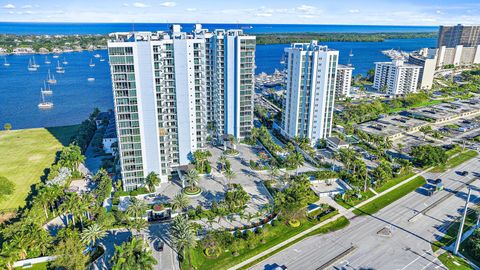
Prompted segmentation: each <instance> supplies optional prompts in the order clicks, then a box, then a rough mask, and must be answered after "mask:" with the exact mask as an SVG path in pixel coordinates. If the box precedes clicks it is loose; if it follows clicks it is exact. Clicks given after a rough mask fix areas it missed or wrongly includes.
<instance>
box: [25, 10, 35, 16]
mask: <svg viewBox="0 0 480 270" xmlns="http://www.w3.org/2000/svg"><path fill="white" fill-rule="evenodd" d="M33 13H34V12H33V11H31V10H27V11H25V14H29V15H30V14H33Z"/></svg>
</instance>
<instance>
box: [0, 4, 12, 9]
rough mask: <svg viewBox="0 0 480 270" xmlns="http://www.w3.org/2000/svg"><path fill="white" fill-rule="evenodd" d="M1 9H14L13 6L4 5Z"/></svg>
mask: <svg viewBox="0 0 480 270" xmlns="http://www.w3.org/2000/svg"><path fill="white" fill-rule="evenodd" d="M3 8H6V9H12V8H15V5H13V4H6V5H5V6H3Z"/></svg>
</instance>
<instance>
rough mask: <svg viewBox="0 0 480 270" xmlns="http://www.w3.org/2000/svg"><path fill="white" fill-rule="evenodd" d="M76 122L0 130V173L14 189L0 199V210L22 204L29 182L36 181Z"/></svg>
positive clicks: (33, 182)
mask: <svg viewBox="0 0 480 270" xmlns="http://www.w3.org/2000/svg"><path fill="white" fill-rule="evenodd" d="M78 127H79V126H78V125H75V126H66V127H56V128H48V129H46V128H37V129H23V130H11V131H0V176H4V177H6V178H7V179H9V180H10V181H12V182H13V183H14V184H15V191H14V193H13V194H12V195H10V196H8V197H6V198H5V199H4V200H3V201H1V202H0V210H7V211H9V210H13V209H16V208H17V207H20V206H23V205H25V199H26V197H27V195H28V193H29V192H30V190H31V186H32V185H33V184H35V183H38V182H40V179H41V177H42V176H43V175H44V170H45V168H48V167H49V166H50V165H51V164H52V163H53V162H54V160H55V155H56V153H57V151H59V150H60V149H61V148H62V144H63V145H66V144H68V143H69V141H70V139H71V137H72V136H74V135H75V134H76V133H77V131H78Z"/></svg>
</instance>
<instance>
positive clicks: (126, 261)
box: [111, 237, 158, 270]
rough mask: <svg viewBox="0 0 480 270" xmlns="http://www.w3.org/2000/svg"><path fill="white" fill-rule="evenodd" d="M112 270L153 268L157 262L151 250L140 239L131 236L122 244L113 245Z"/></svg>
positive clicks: (150, 269) (151, 269) (148, 269)
mask: <svg viewBox="0 0 480 270" xmlns="http://www.w3.org/2000/svg"><path fill="white" fill-rule="evenodd" d="M111 263H112V264H113V267H112V270H124V269H142V270H143V269H145V270H153V266H154V265H156V264H157V263H158V262H157V260H156V259H155V258H154V257H153V256H152V251H151V250H150V249H148V248H147V245H146V244H145V242H144V241H143V240H142V239H139V238H137V237H133V238H132V239H131V240H130V241H128V242H124V243H123V244H122V245H120V246H117V245H115V254H114V255H113V257H112V260H111Z"/></svg>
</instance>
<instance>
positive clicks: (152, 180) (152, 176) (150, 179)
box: [145, 172, 160, 192]
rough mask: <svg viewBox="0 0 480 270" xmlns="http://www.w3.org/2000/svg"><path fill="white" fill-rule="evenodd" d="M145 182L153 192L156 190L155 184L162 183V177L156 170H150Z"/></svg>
mask: <svg viewBox="0 0 480 270" xmlns="http://www.w3.org/2000/svg"><path fill="white" fill-rule="evenodd" d="M145 184H146V185H147V187H148V191H150V192H153V191H155V186H157V185H158V184H160V177H158V174H156V173H155V172H150V173H149V174H148V175H147V177H146V178H145Z"/></svg>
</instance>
